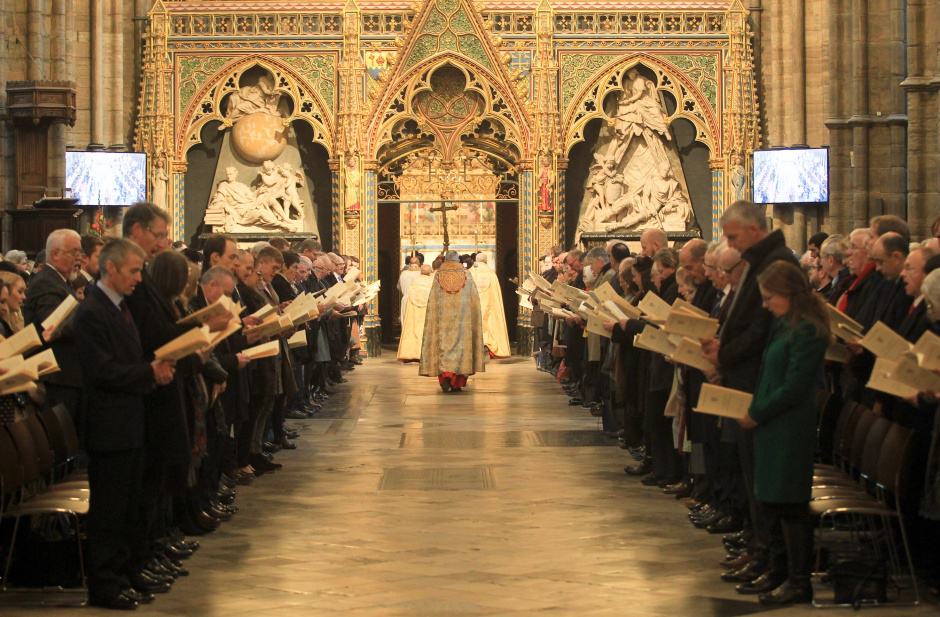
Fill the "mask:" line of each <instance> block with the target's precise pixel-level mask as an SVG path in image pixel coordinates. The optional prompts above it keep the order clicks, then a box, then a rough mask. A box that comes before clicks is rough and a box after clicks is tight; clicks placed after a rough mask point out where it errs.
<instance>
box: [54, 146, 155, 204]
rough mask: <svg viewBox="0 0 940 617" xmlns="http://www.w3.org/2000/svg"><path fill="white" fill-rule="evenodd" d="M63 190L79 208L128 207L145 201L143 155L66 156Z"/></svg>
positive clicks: (127, 153)
mask: <svg viewBox="0 0 940 617" xmlns="http://www.w3.org/2000/svg"><path fill="white" fill-rule="evenodd" d="M65 186H66V188H67V189H70V190H71V191H72V197H75V198H76V199H78V203H79V205H82V206H93V207H95V206H129V205H131V204H133V203H136V202H138V201H145V200H146V199H147V155H146V154H144V153H143V152H66V153H65Z"/></svg>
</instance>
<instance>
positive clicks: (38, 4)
mask: <svg viewBox="0 0 940 617" xmlns="http://www.w3.org/2000/svg"><path fill="white" fill-rule="evenodd" d="M45 8H46V1H45V0H29V2H28V4H27V5H26V28H27V38H26V51H27V55H26V78H27V79H28V80H30V81H39V80H42V79H45V78H46V66H45V65H46V60H47V58H46V45H45V41H46V40H47V37H46V36H45V32H43V18H44V15H43V13H44V12H45ZM8 34H9V33H8Z"/></svg>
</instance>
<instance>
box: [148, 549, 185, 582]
mask: <svg viewBox="0 0 940 617" xmlns="http://www.w3.org/2000/svg"><path fill="white" fill-rule="evenodd" d="M155 560H156V561H157V562H158V563H159V564H160V565H161V566H163V568H164V569H166V570H168V571H169V572H170V574H172V575H173V577H174V578H179V577H180V576H189V570H187V569H186V568H184V567H183V564H182V563H180V562H177V561H173V560H172V559H170V558H169V557H167V556H166V555H165V554H163V555H157V556H156V558H155Z"/></svg>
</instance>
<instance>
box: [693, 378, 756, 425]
mask: <svg viewBox="0 0 940 617" xmlns="http://www.w3.org/2000/svg"><path fill="white" fill-rule="evenodd" d="M752 400H754V396H753V395H751V394H748V393H747V392H742V391H741V390H734V389H732V388H725V387H724V386H716V385H715V384H711V383H706V384H702V390H701V392H700V393H699V395H698V403H697V404H696V406H695V407H694V410H695V411H697V412H699V413H706V414H709V415H712V416H721V417H723V418H732V419H735V420H741V419H743V418H745V417H746V416H747V413H748V411H749V410H750V408H751V401H752Z"/></svg>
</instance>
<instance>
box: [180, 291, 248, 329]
mask: <svg viewBox="0 0 940 617" xmlns="http://www.w3.org/2000/svg"><path fill="white" fill-rule="evenodd" d="M240 312H241V309H240V307H239V305H238V304H236V303H235V302H234V301H232V299H231V298H229V297H228V296H226V295H222V297H220V298H219V299H218V300H216V301H215V302H213V303H212V304H210V305H208V306H206V307H204V308H201V309H199V310H198V311H195V312H193V313H190V314H189V315H187V316H186V317H183V318H182V319H180V320H179V321H177V322H176V324H177V325H179V326H188V325H193V326H195V325H197V324H204V323H206V322H207V321H211V320H213V319H216V318H217V317H221V316H222V315H228V316H229V319H238V315H239V313H240Z"/></svg>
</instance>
